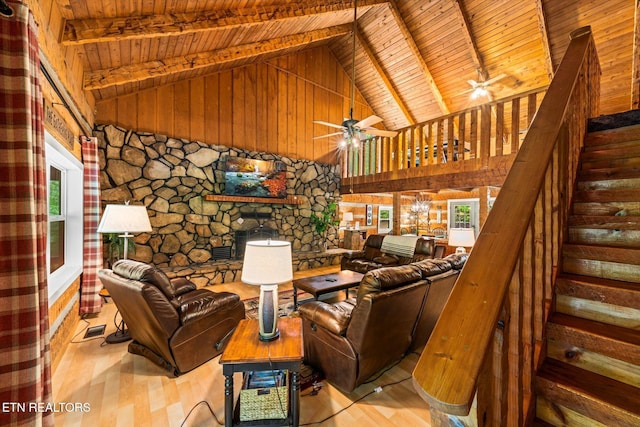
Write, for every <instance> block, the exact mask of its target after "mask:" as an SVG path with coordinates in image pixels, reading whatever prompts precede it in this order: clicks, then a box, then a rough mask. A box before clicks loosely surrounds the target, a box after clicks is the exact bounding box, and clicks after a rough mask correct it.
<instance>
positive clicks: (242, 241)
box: [235, 225, 278, 259]
mask: <svg viewBox="0 0 640 427" xmlns="http://www.w3.org/2000/svg"><path fill="white" fill-rule="evenodd" d="M277 238H278V230H274V229H273V228H269V227H264V226H262V225H261V226H260V227H256V228H252V229H250V230H239V231H236V232H235V242H236V258H237V259H242V258H244V250H245V248H246V246H247V242H248V241H250V240H266V239H277Z"/></svg>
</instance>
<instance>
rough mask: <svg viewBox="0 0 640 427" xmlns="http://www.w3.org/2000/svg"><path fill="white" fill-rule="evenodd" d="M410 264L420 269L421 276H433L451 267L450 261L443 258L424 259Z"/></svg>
mask: <svg viewBox="0 0 640 427" xmlns="http://www.w3.org/2000/svg"><path fill="white" fill-rule="evenodd" d="M412 265H414V266H416V267H417V268H418V269H420V272H421V273H422V277H423V278H425V279H426V278H428V277H430V276H435V275H436V274H441V273H445V272H447V271H449V270H451V269H452V266H451V263H450V262H449V261H447V260H445V259H425V260H423V261H419V262H414V263H413V264H412Z"/></svg>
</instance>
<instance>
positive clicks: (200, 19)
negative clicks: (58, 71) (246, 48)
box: [59, 0, 388, 45]
mask: <svg viewBox="0 0 640 427" xmlns="http://www.w3.org/2000/svg"><path fill="white" fill-rule="evenodd" d="M59 1H60V0H59ZM385 3H388V0H359V1H358V8H364V9H363V10H364V11H366V9H367V8H369V7H370V6H377V5H381V4H385ZM353 7H354V1H353V0H351V1H343V0H308V1H299V2H287V3H285V4H278V5H267V6H260V7H253V8H244V9H221V10H206V11H199V12H191V13H175V14H167V15H146V16H125V17H118V18H101V19H72V20H69V21H67V23H66V26H65V30H64V34H63V36H62V41H61V43H62V44H63V45H77V44H84V43H102V42H113V41H120V40H130V39H136V38H152V37H153V38H157V37H168V36H177V35H183V34H188V33H193V32H199V31H211V30H224V29H230V28H235V27H239V26H243V25H251V24H263V23H267V22H274V21H283V20H288V19H300V18H304V17H309V16H314V15H319V14H324V13H335V12H340V11H344V10H349V9H353Z"/></svg>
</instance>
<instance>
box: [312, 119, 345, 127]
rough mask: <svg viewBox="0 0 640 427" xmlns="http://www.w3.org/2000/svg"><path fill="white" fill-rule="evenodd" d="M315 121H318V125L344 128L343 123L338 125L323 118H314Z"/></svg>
mask: <svg viewBox="0 0 640 427" xmlns="http://www.w3.org/2000/svg"><path fill="white" fill-rule="evenodd" d="M313 123H316V124H318V125H325V126H329V127H331V128H336V129H344V126H342V125H337V124H335V123H329V122H325V121H322V120H314V121H313Z"/></svg>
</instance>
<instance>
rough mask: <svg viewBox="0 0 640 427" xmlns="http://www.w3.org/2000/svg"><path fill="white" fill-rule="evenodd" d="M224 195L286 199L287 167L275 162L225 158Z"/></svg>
mask: <svg viewBox="0 0 640 427" xmlns="http://www.w3.org/2000/svg"><path fill="white" fill-rule="evenodd" d="M225 194H227V195H230V196H249V197H275V198H285V197H287V167H286V165H285V164H284V162H280V161H276V160H257V159H247V158H242V157H227V159H226V161H225Z"/></svg>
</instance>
